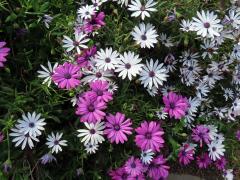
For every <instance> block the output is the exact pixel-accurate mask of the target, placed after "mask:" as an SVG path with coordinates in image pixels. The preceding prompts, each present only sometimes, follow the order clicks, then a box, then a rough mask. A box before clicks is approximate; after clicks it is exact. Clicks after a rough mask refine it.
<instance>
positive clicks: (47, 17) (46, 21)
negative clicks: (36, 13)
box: [43, 14, 53, 29]
mask: <svg viewBox="0 0 240 180" xmlns="http://www.w3.org/2000/svg"><path fill="white" fill-rule="evenodd" d="M52 20H53V17H51V16H50V15H48V14H44V15H43V23H44V25H45V27H46V28H47V29H49V25H50V24H51V22H52Z"/></svg>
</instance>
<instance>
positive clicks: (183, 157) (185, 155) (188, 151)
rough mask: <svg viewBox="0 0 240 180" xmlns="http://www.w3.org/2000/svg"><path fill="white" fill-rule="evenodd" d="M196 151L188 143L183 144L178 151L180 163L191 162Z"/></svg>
mask: <svg viewBox="0 0 240 180" xmlns="http://www.w3.org/2000/svg"><path fill="white" fill-rule="evenodd" d="M194 153H195V149H194V147H192V146H191V145H190V144H187V143H185V144H183V146H182V147H181V148H180V150H179V153H178V158H179V159H178V160H179V163H180V164H183V165H187V164H189V163H190V162H191V161H192V160H193V159H194V157H193V155H194Z"/></svg>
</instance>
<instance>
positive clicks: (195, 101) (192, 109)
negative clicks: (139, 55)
mask: <svg viewBox="0 0 240 180" xmlns="http://www.w3.org/2000/svg"><path fill="white" fill-rule="evenodd" d="M188 104H189V107H188V114H191V115H194V114H195V113H197V112H198V107H199V106H200V105H201V101H200V99H199V98H197V97H194V98H192V97H189V99H188Z"/></svg>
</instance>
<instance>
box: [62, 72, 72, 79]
mask: <svg viewBox="0 0 240 180" xmlns="http://www.w3.org/2000/svg"><path fill="white" fill-rule="evenodd" d="M71 77H72V75H71V74H69V73H65V74H64V78H65V79H71Z"/></svg>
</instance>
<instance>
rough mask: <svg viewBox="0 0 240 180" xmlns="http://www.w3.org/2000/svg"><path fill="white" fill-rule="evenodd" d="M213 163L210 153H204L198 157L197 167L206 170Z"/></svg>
mask: <svg viewBox="0 0 240 180" xmlns="http://www.w3.org/2000/svg"><path fill="white" fill-rule="evenodd" d="M211 163H212V160H211V159H210V157H209V155H208V153H204V154H202V155H201V156H198V157H197V165H198V167H199V168H200V169H206V168H207V167H208V166H209V165H210V164H211Z"/></svg>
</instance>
